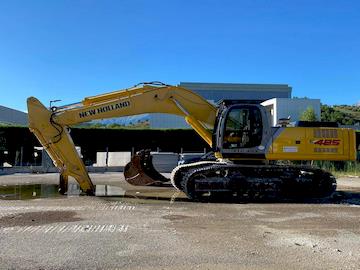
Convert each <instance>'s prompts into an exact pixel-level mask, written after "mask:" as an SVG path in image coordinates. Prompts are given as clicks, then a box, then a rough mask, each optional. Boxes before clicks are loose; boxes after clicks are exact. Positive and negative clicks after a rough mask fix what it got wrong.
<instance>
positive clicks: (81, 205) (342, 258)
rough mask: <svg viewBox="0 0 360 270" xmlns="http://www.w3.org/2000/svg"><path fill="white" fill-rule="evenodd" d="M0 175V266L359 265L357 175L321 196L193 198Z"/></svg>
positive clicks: (112, 184) (51, 177) (109, 179)
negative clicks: (62, 188) (87, 189)
mask: <svg viewBox="0 0 360 270" xmlns="http://www.w3.org/2000/svg"><path fill="white" fill-rule="evenodd" d="M91 177H92V179H93V181H94V182H95V184H96V185H97V192H96V193H97V196H94V197H88V196H80V195H79V189H78V186H77V185H76V184H75V183H71V184H70V186H69V195H67V196H61V195H59V194H58V193H57V186H56V184H57V180H58V175H57V174H38V175H30V174H16V175H8V176H0V199H1V200H0V246H1V249H0V269H170V268H171V269H360V179H359V178H341V179H338V189H337V192H336V193H335V194H334V195H333V196H332V197H331V198H327V199H322V200H308V201H302V202H299V201H298V202H284V201H279V202H271V203H250V202H247V203H226V202H225V203H194V202H190V201H188V200H187V199H186V198H185V196H184V194H182V193H179V192H176V191H175V190H174V189H172V188H168V187H164V188H151V187H133V186H130V185H129V184H127V183H126V182H125V181H124V180H123V176H122V174H121V173H106V174H92V175H91Z"/></svg>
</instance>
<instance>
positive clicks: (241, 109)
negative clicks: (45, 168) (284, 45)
mask: <svg viewBox="0 0 360 270" xmlns="http://www.w3.org/2000/svg"><path fill="white" fill-rule="evenodd" d="M27 105H28V114H29V128H30V130H31V131H32V132H33V133H34V134H35V135H36V137H37V138H38V140H39V141H40V143H41V145H42V146H43V147H44V149H45V150H46V151H47V153H48V154H49V156H50V157H51V159H52V160H53V162H54V164H55V166H56V167H57V168H58V169H59V171H60V191H62V192H65V189H66V186H67V181H68V177H69V176H71V177H73V178H75V179H76V181H77V182H78V183H79V185H80V188H81V189H82V190H83V191H84V192H86V193H87V194H94V189H95V188H94V185H93V183H92V181H91V179H90V177H89V175H88V172H87V170H86V167H85V165H84V163H83V161H82V159H81V158H80V156H79V154H78V152H77V150H76V149H75V145H74V143H73V141H72V139H71V136H70V129H69V127H70V126H72V125H75V124H79V123H83V122H88V121H91V120H95V119H104V118H112V117H120V116H129V115H136V114H144V113H168V114H175V115H179V116H183V117H184V118H185V120H186V122H187V123H188V124H189V125H190V126H191V127H192V128H193V129H194V130H195V131H196V132H197V133H198V134H199V135H200V136H201V137H202V138H203V139H204V140H205V141H206V142H207V143H208V144H209V146H210V147H211V148H212V150H213V151H214V153H215V156H216V160H202V161H197V162H194V163H190V164H183V165H179V166H177V167H176V168H175V169H174V170H173V171H172V173H171V179H167V178H165V177H164V176H162V175H161V174H160V173H158V172H156V171H155V169H154V167H153V165H152V162H151V160H152V159H151V155H150V153H149V151H140V152H138V153H137V154H136V155H134V156H133V158H132V160H131V162H130V163H129V164H127V165H126V167H125V169H124V175H125V179H126V180H127V182H128V183H130V184H133V185H161V183H163V182H165V181H169V180H170V181H171V183H172V185H173V186H174V187H175V188H176V189H178V190H181V191H183V192H184V193H185V194H186V195H187V196H188V197H189V198H190V199H192V200H201V199H204V198H206V197H207V196H217V195H221V196H224V195H225V196H237V197H240V198H264V197H266V198H278V197H325V196H329V195H331V194H332V193H333V192H334V191H335V189H336V179H335V177H334V176H333V175H331V174H330V173H329V172H326V171H324V170H321V169H319V168H315V167H311V166H301V165H291V164H290V163H281V162H279V161H284V160H286V161H288V160H292V161H294V160H332V161H335V160H341V161H345V160H355V159H356V146H355V132H354V131H353V130H351V129H346V128H339V127H337V126H335V125H333V124H331V123H322V122H304V123H302V124H300V125H299V126H296V127H287V126H286V127H271V126H270V124H269V116H268V115H267V110H266V109H265V108H264V107H263V106H261V105H260V104H257V103H256V102H252V101H236V100H223V101H221V102H220V104H219V106H215V105H213V104H211V103H209V102H208V101H207V100H205V99H204V98H203V97H201V96H199V95H197V94H196V93H194V92H192V91H190V90H188V89H185V88H182V87H178V86H171V85H166V84H163V83H160V82H151V83H141V84H138V85H135V86H134V87H132V88H128V89H123V90H119V91H115V92H111V93H107V94H102V95H97V96H92V97H86V98H84V99H83V100H82V101H81V102H79V103H75V104H71V105H66V106H59V107H55V106H52V107H50V108H49V109H48V108H46V107H45V106H44V105H43V104H41V103H40V102H39V100H37V99H36V98H34V97H29V98H28V100H27ZM169 139H170V138H169Z"/></svg>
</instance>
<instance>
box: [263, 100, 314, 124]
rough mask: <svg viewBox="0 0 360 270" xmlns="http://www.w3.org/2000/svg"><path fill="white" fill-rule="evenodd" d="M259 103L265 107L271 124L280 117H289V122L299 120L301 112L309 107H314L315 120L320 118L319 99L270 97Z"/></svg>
mask: <svg viewBox="0 0 360 270" xmlns="http://www.w3.org/2000/svg"><path fill="white" fill-rule="evenodd" d="M261 105H263V106H265V107H266V108H267V110H268V115H269V116H270V124H271V125H272V126H277V125H278V124H279V119H281V118H288V117H289V118H290V122H295V121H299V120H300V117H301V114H302V113H303V112H304V111H305V110H306V109H308V108H309V107H311V108H313V109H314V112H315V115H316V118H317V120H318V121H320V119H321V108H320V99H308V98H292V99H291V98H272V99H269V100H266V101H264V102H262V103H261Z"/></svg>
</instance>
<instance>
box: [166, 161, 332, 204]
mask: <svg viewBox="0 0 360 270" xmlns="http://www.w3.org/2000/svg"><path fill="white" fill-rule="evenodd" d="M171 180H172V183H173V185H174V186H175V187H176V188H178V189H180V190H182V191H183V192H184V193H185V194H186V195H187V196H188V197H189V198H190V199H192V200H202V199H204V198H206V197H205V196H204V195H210V196H219V195H220V196H226V197H237V198H240V199H250V200H257V199H280V198H290V199H291V198H322V197H327V196H330V195H331V194H332V193H333V192H334V191H335V190H336V180H335V177H334V176H333V175H332V174H330V173H328V172H326V171H324V170H321V169H317V168H313V167H305V166H279V165H271V166H270V165H239V164H227V163H216V162H206V163H205V162H204V163H201V162H200V163H195V164H189V165H188V166H184V167H180V168H177V169H176V172H175V173H174V174H173V175H172V179H171Z"/></svg>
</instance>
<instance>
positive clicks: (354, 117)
mask: <svg viewBox="0 0 360 270" xmlns="http://www.w3.org/2000/svg"><path fill="white" fill-rule="evenodd" d="M321 120H322V121H332V122H338V123H340V124H342V125H355V124H357V123H360V106H350V105H334V106H328V105H321Z"/></svg>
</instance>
